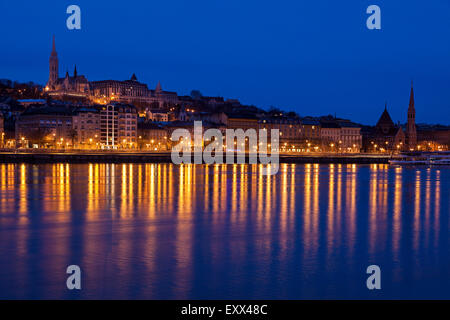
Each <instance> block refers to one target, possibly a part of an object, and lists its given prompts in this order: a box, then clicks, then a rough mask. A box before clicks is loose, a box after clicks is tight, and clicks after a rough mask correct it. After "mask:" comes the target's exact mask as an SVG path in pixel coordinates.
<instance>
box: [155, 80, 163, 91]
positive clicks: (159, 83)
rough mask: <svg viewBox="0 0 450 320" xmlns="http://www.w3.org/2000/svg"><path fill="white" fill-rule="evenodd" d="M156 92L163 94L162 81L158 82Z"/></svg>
mask: <svg viewBox="0 0 450 320" xmlns="http://www.w3.org/2000/svg"><path fill="white" fill-rule="evenodd" d="M155 91H156V92H161V91H162V86H161V82H160V81H158V84H157V85H156V89H155Z"/></svg>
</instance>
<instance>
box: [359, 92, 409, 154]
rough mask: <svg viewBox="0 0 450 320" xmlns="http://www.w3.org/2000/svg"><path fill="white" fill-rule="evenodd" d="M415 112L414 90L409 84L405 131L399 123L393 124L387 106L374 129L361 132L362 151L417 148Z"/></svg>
mask: <svg viewBox="0 0 450 320" xmlns="http://www.w3.org/2000/svg"><path fill="white" fill-rule="evenodd" d="M415 121H416V110H415V107H414V89H413V85H412V83H411V93H410V96H409V106H408V112H407V122H406V130H403V128H402V126H401V125H400V123H397V124H395V123H394V121H392V118H391V116H390V115H389V112H388V110H387V105H386V106H385V107H384V111H383V113H382V114H381V117H380V119H379V120H378V122H377V124H376V125H375V127H372V128H370V129H368V130H366V131H365V132H363V138H364V139H363V140H364V143H363V144H364V149H365V150H366V151H369V152H377V151H382V152H383V151H410V150H415V149H416V147H417V128H416V122H415Z"/></svg>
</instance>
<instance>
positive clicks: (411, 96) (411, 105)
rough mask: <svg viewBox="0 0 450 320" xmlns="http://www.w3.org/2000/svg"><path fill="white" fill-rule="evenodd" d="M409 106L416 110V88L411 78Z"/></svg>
mask: <svg viewBox="0 0 450 320" xmlns="http://www.w3.org/2000/svg"><path fill="white" fill-rule="evenodd" d="M409 108H410V109H412V110H414V88H413V82H412V80H411V93H410V95H409Z"/></svg>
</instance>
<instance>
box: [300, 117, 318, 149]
mask: <svg viewBox="0 0 450 320" xmlns="http://www.w3.org/2000/svg"><path fill="white" fill-rule="evenodd" d="M301 125H302V127H301V129H302V131H301V133H302V141H303V143H304V145H305V146H306V147H311V146H318V145H320V144H321V140H320V130H321V127H320V126H321V125H320V121H319V120H317V119H314V118H311V117H305V118H302V119H301Z"/></svg>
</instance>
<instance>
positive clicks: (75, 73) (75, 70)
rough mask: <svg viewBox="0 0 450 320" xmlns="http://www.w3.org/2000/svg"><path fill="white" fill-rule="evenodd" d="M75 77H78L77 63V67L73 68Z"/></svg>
mask: <svg viewBox="0 0 450 320" xmlns="http://www.w3.org/2000/svg"><path fill="white" fill-rule="evenodd" d="M73 77H74V78H76V77H77V65H75V69H74V70H73Z"/></svg>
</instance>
